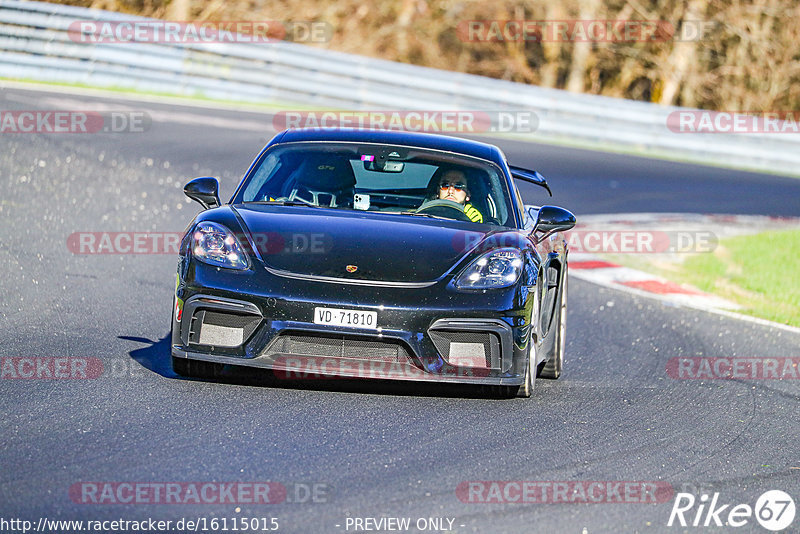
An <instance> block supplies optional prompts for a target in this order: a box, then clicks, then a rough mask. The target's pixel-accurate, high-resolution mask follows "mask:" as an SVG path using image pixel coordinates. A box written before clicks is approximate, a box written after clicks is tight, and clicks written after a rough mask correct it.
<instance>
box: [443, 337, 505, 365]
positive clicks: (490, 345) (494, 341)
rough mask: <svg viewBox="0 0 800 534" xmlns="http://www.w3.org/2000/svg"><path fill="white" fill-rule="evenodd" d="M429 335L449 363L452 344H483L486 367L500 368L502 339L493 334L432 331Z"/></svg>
mask: <svg viewBox="0 0 800 534" xmlns="http://www.w3.org/2000/svg"><path fill="white" fill-rule="evenodd" d="M428 333H429V334H430V336H431V340H432V341H433V344H434V346H435V347H436V350H437V351H439V354H441V355H442V358H444V359H445V360H447V361H448V362H449V361H450V345H451V343H470V344H481V345H483V355H484V359H485V363H486V367H488V368H499V367H500V339H499V338H498V336H497V335H496V334H494V333H492V332H480V331H468V330H467V331H451V330H431V331H429V332H428Z"/></svg>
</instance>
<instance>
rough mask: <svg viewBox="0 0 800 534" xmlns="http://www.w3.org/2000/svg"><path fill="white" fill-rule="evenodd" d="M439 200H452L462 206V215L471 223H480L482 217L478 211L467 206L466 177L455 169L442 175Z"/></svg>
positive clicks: (470, 205) (467, 190)
mask: <svg viewBox="0 0 800 534" xmlns="http://www.w3.org/2000/svg"><path fill="white" fill-rule="evenodd" d="M439 199H440V200H452V201H453V202H458V203H459V204H461V205H462V206H464V213H465V214H466V216H467V217H469V220H470V221H472V222H477V223H482V222H483V215H482V214H481V212H480V211H478V209H477V208H476V207H475V206H473V205H472V204H469V189H468V188H467V177H466V176H465V175H464V173H463V172H462V171H460V170H457V169H451V170H449V171H447V172H446V173H444V174H443V175H442V177H441V179H440V180H439Z"/></svg>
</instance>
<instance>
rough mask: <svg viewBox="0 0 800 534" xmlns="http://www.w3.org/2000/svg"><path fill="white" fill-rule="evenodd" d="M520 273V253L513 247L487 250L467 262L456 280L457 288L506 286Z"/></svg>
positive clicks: (512, 282)
mask: <svg viewBox="0 0 800 534" xmlns="http://www.w3.org/2000/svg"><path fill="white" fill-rule="evenodd" d="M521 273H522V253H521V252H520V251H519V250H518V249H515V248H501V249H497V250H492V251H491V252H487V253H486V254H484V255H483V256H481V257H480V258H478V259H476V260H475V261H473V262H472V263H470V264H469V267H467V268H466V269H464V272H462V273H461V275H460V276H459V277H458V279H457V280H456V287H457V288H459V289H493V288H499V287H508V286H510V285H513V284H515V283H516V282H517V280H519V276H520V274H521Z"/></svg>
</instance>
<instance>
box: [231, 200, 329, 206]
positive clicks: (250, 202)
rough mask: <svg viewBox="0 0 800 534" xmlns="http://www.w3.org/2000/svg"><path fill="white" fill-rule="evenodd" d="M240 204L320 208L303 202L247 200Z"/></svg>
mask: <svg viewBox="0 0 800 534" xmlns="http://www.w3.org/2000/svg"><path fill="white" fill-rule="evenodd" d="M242 204H265V205H268V206H308V207H310V208H321V207H322V206H317V205H316V204H312V203H310V202H307V201H304V200H249V201H246V202H242Z"/></svg>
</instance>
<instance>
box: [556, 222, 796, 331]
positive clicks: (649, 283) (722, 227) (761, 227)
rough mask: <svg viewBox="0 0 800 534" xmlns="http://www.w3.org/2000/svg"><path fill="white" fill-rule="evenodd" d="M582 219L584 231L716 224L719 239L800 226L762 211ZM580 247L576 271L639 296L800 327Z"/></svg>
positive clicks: (573, 256)
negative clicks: (754, 314)
mask: <svg viewBox="0 0 800 534" xmlns="http://www.w3.org/2000/svg"><path fill="white" fill-rule="evenodd" d="M578 220H579V225H578V226H576V230H578V231H581V230H583V231H584V232H587V229H590V231H600V232H605V233H609V232H625V231H628V232H630V231H634V232H647V231H653V232H664V231H676V232H680V231H692V230H694V231H696V230H704V231H707V230H711V231H712V232H713V233H714V235H715V236H716V237H717V238H719V239H722V238H726V237H731V236H736V235H744V234H755V233H759V232H764V231H767V230H789V229H798V228H800V218H782V217H768V216H760V215H703V214H684V213H630V214H609V215H587V216H579V217H578ZM584 235H586V234H584ZM568 240H569V234H568ZM595 242H596V241H595ZM574 249H575V247H573V249H572V250H571V251H570V253H569V274H570V276H574V277H576V278H579V279H582V280H586V281H588V282H592V283H595V284H598V285H601V286H604V287H609V288H613V289H618V290H622V291H625V292H628V293H633V294H636V295H639V296H645V297H651V298H656V299H659V300H661V301H664V302H666V303H669V304H672V305H676V306H685V307H689V308H695V309H700V310H704V311H710V312H714V313H718V314H722V315H727V316H732V317H736V318H739V319H744V320H747V321H750V322H755V323H759V324H764V325H768V326H771V327H779V328H782V329H785V330H790V331H793V332H800V329H798V328H796V327H791V326H787V325H783V324H780V323H774V322H772V321H767V320H764V319H757V318H754V317H750V316H747V315H741V314H738V313H735V310H739V309H741V306H739V305H738V304H736V303H734V302H731V301H729V300H727V299H724V298H721V297H718V296H716V295H711V294H708V293H705V292H703V291H700V290H699V289H697V288H694V287H691V286H688V285H682V284H677V283H675V282H672V281H670V280H667V279H665V278H663V277H660V276H657V275H653V274H650V273H647V272H644V271H641V270H638V269H633V268H630V267H624V266H622V265H619V264H617V263H614V262H613V261H609V259H608V258H607V257H605V254H594V253H589V252H579V251H575V250H574ZM609 252H610V253H618V252H620V250H616V249H612V250H609ZM622 252H624V251H622ZM658 256H659V257H660V259H664V260H666V261H667V262H669V261H673V262H680V261H682V259H683V258H685V257H687V255H686V254H681V253H677V252H666V253H664V254H658Z"/></svg>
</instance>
